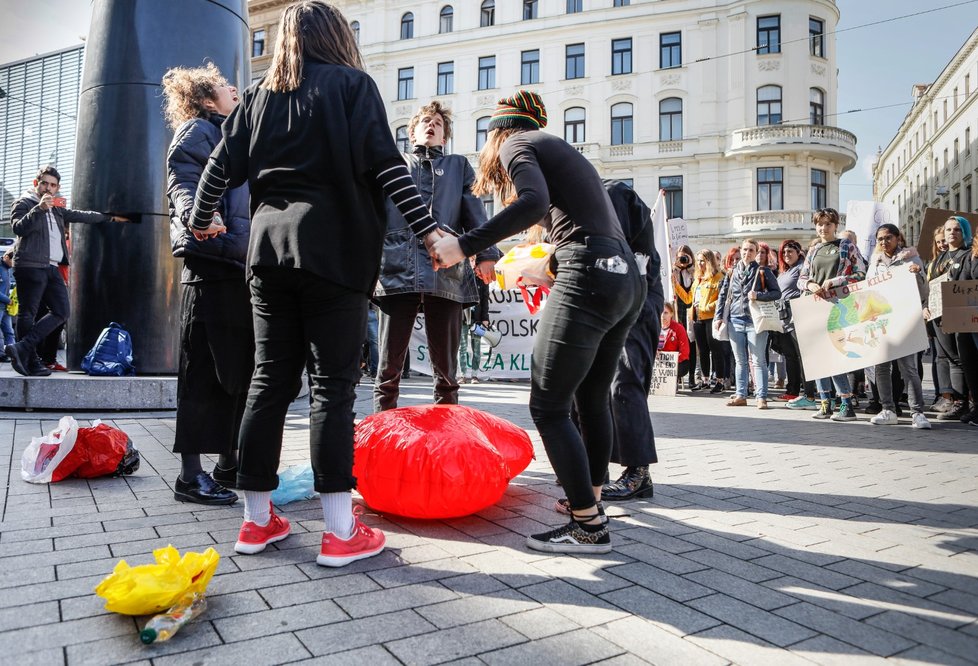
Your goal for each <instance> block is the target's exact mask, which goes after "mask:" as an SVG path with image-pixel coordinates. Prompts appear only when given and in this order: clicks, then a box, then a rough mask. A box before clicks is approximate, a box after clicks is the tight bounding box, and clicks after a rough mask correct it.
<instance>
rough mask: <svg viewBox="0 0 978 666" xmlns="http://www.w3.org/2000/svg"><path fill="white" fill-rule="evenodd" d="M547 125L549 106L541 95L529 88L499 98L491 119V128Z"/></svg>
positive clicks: (525, 127)
mask: <svg viewBox="0 0 978 666" xmlns="http://www.w3.org/2000/svg"><path fill="white" fill-rule="evenodd" d="M546 126H547V108H546V107H545V106H544V105H543V100H542V99H540V95H538V94H536V93H535V92H530V91H529V90H519V91H517V93H516V94H515V95H513V96H512V97H504V98H503V99H501V100H499V102H498V103H497V106H496V111H495V112H494V113H493V114H492V119H491V120H490V121H489V129H490V130H494V129H505V128H509V127H513V128H516V129H530V130H538V129H543V128H544V127H546Z"/></svg>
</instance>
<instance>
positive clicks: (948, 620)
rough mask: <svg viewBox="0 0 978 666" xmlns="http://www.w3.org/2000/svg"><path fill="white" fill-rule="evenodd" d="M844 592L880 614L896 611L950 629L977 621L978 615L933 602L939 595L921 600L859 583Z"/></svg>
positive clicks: (873, 584)
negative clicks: (870, 606) (875, 609)
mask: <svg viewBox="0 0 978 666" xmlns="http://www.w3.org/2000/svg"><path fill="white" fill-rule="evenodd" d="M844 591H845V593H846V594H848V595H850V596H852V597H856V598H858V599H860V600H863V601H864V602H866V603H867V604H872V606H874V607H875V608H878V609H879V610H880V612H882V611H884V610H896V611H901V612H904V613H907V614H908V615H919V616H920V617H922V618H924V619H926V620H928V621H930V622H935V623H937V624H940V625H943V626H945V627H950V628H952V629H955V628H957V627H963V626H965V625H967V624H970V623H972V622H975V621H978V615H976V614H975V613H973V612H967V611H965V612H962V611H961V610H959V609H957V608H953V607H951V606H945V605H942V604H939V603H937V602H936V601H934V599H936V598H937V597H938V596H940V595H935V596H933V597H930V598H928V599H921V598H920V597H917V596H915V595H913V594H905V593H903V592H899V591H897V590H895V589H893V588H890V587H883V586H881V585H877V584H875V583H860V584H859V585H853V586H852V587H847V588H846V589H845V590H844ZM942 594H943V593H942Z"/></svg>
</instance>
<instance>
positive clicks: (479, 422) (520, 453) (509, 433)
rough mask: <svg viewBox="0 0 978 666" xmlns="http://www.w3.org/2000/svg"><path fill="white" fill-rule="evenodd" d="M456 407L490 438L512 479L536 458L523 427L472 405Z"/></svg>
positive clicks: (531, 443)
mask: <svg viewBox="0 0 978 666" xmlns="http://www.w3.org/2000/svg"><path fill="white" fill-rule="evenodd" d="M455 409H457V410H462V411H464V416H465V418H467V419H469V420H471V421H472V423H474V424H475V425H476V426H478V427H479V428H480V429H481V430H482V432H483V433H484V434H485V435H486V437H488V438H489V441H490V442H491V443H492V445H493V446H494V447H496V450H497V451H499V453H500V454H501V455H502V456H503V460H505V461H506V466H507V467H509V478H510V479H515V478H516V477H517V476H519V475H520V474H521V473H522V472H523V470H524V469H526V468H527V467H528V466H529V464H530V461H531V460H533V458H534V456H533V442H531V441H530V436H529V435H527V434H526V431H525V430H523V428H520V427H518V426H515V425H513V424H512V423H510V422H509V421H507V420H506V419H501V418H499V417H498V416H493V415H492V414H489V413H488V412H482V411H479V410H478V409H473V408H471V407H464V406H462V405H455Z"/></svg>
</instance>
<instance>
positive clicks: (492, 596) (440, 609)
mask: <svg viewBox="0 0 978 666" xmlns="http://www.w3.org/2000/svg"><path fill="white" fill-rule="evenodd" d="M539 607H540V604H538V603H537V602H536V601H534V600H532V599H530V598H528V597H526V596H525V595H523V594H520V593H519V592H518V591H516V590H501V591H499V592H492V593H489V594H480V595H478V596H467V597H464V598H462V599H453V600H451V601H445V602H442V603H437V604H431V605H428V606H424V607H422V608H417V609H415V610H416V612H417V613H418V615H420V616H421V617H423V618H424V619H426V620H428V622H431V623H432V624H433V625H435V626H436V627H438V628H439V629H447V628H449V627H455V626H458V625H460V624H472V623H474V622H480V621H482V620H489V619H493V618H498V617H502V616H505V615H514V614H517V613H524V612H526V611H528V610H533V609H536V608H539Z"/></svg>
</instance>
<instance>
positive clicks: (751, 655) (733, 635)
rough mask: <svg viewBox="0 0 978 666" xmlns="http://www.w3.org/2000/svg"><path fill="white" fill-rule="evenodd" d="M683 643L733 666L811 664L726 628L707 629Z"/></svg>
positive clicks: (732, 628)
mask: <svg viewBox="0 0 978 666" xmlns="http://www.w3.org/2000/svg"><path fill="white" fill-rule="evenodd" d="M686 640H688V641H690V642H691V643H693V644H694V645H698V646H699V647H701V648H703V649H705V650H709V651H710V652H713V653H715V654H718V655H720V656H721V657H724V658H726V659H729V660H730V661H732V662H734V663H735V664H749V665H750V666H811V664H812V662H810V661H808V660H807V659H804V658H802V657H799V656H797V655H794V654H792V653H791V652H789V651H788V650H786V649H784V648H782V647H778V646H776V645H771V644H770V643H768V642H766V641H763V640H761V639H760V638H757V637H756V636H753V635H751V634H748V633H746V632H743V631H741V630H740V629H737V628H735V627H731V626H728V625H723V626H719V627H714V628H712V629H708V630H706V631H703V632H701V633H698V634H696V635H695V636H689V637H687V638H686Z"/></svg>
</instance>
